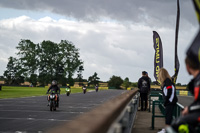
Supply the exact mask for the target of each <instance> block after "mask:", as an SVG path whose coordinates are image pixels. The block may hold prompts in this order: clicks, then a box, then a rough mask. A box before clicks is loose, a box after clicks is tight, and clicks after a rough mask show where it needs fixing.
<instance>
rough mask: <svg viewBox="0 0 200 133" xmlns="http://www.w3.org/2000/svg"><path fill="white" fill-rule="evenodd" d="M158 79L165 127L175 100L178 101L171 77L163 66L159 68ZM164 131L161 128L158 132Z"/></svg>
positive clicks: (170, 120) (168, 123)
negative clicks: (162, 101)
mask: <svg viewBox="0 0 200 133" xmlns="http://www.w3.org/2000/svg"><path fill="white" fill-rule="evenodd" d="M158 80H159V81H160V83H161V88H162V91H163V98H164V106H165V125H166V127H168V126H169V125H170V124H171V122H172V115H173V111H174V108H175V106H176V102H177V101H178V99H177V96H176V88H175V86H174V85H173V82H172V79H171V77H170V76H169V73H168V72H167V70H166V69H165V68H161V69H160V70H159V77H158ZM165 132H166V131H165V129H164V128H163V129H162V130H161V131H160V132H158V133H165Z"/></svg>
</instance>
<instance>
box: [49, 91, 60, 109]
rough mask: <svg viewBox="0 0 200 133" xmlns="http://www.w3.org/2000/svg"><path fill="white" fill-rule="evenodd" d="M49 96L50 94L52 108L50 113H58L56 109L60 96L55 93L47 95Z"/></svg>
mask: <svg viewBox="0 0 200 133" xmlns="http://www.w3.org/2000/svg"><path fill="white" fill-rule="evenodd" d="M47 94H50V95H49V96H48V99H49V107H50V111H52V110H54V111H56V107H58V101H57V100H58V94H57V93H55V92H50V93H47Z"/></svg>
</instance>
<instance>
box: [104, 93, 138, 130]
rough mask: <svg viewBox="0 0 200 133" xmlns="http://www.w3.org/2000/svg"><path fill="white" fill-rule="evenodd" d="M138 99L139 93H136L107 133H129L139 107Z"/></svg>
mask: <svg viewBox="0 0 200 133" xmlns="http://www.w3.org/2000/svg"><path fill="white" fill-rule="evenodd" d="M139 98H140V96H139V93H137V94H136V95H135V96H134V97H133V99H132V100H131V101H130V102H129V103H128V104H127V106H126V108H125V109H124V111H122V113H121V115H120V116H119V117H118V118H117V119H116V121H115V122H114V123H113V124H112V125H111V127H110V128H109V130H108V132H107V133H131V131H132V127H133V124H134V120H135V117H136V113H137V109H138V105H139Z"/></svg>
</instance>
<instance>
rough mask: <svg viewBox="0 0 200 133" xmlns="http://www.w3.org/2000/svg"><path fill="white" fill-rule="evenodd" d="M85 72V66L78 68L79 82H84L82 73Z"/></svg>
mask: <svg viewBox="0 0 200 133" xmlns="http://www.w3.org/2000/svg"><path fill="white" fill-rule="evenodd" d="M83 71H84V68H83V66H82V65H81V66H79V68H78V71H77V73H78V74H77V79H78V82H83V76H82V72H83Z"/></svg>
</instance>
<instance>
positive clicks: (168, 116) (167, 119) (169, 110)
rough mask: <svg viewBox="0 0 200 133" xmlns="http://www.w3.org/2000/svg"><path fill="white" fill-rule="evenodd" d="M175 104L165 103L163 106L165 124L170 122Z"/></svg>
mask: <svg viewBox="0 0 200 133" xmlns="http://www.w3.org/2000/svg"><path fill="white" fill-rule="evenodd" d="M175 106H176V104H174V105H167V106H166V107H165V124H166V125H170V124H171V123H172V120H173V117H172V116H173V112H174V109H175Z"/></svg>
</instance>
